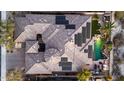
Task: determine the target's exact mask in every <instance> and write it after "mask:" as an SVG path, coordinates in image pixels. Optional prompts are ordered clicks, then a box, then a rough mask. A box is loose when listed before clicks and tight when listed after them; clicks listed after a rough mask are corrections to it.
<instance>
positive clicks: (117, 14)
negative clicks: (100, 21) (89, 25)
mask: <svg viewBox="0 0 124 93" xmlns="http://www.w3.org/2000/svg"><path fill="white" fill-rule="evenodd" d="M123 17H124V11H116V12H115V19H117V20H121V19H123Z"/></svg>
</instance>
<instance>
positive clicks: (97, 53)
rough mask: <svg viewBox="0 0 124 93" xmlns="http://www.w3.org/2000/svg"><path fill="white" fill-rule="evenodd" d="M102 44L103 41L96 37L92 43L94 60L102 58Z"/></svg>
mask: <svg viewBox="0 0 124 93" xmlns="http://www.w3.org/2000/svg"><path fill="white" fill-rule="evenodd" d="M103 44H104V42H103V40H102V39H101V38H97V39H96V41H95V43H94V58H95V61H97V60H99V59H102V58H103V54H102V47H103Z"/></svg>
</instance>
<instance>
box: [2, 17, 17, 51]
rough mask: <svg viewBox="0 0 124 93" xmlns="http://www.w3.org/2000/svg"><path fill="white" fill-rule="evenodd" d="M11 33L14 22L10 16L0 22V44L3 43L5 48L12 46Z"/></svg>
mask: <svg viewBox="0 0 124 93" xmlns="http://www.w3.org/2000/svg"><path fill="white" fill-rule="evenodd" d="M13 33H14V22H13V21H12V20H11V19H10V18H9V19H8V20H7V21H4V22H3V21H1V22H0V44H5V46H6V48H7V50H11V49H12V48H13V47H14V44H15V43H14V40H13Z"/></svg>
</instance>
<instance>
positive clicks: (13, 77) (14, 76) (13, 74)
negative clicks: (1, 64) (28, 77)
mask: <svg viewBox="0 0 124 93" xmlns="http://www.w3.org/2000/svg"><path fill="white" fill-rule="evenodd" d="M7 80H8V81H22V80H23V73H22V71H21V70H17V69H13V70H10V71H8V73H7Z"/></svg>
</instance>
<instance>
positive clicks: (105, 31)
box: [100, 22, 114, 40]
mask: <svg viewBox="0 0 124 93" xmlns="http://www.w3.org/2000/svg"><path fill="white" fill-rule="evenodd" d="M112 28H114V23H111V22H105V23H104V24H103V26H101V28H100V33H101V36H102V37H103V38H104V39H105V40H107V39H109V38H110V36H111V31H112Z"/></svg>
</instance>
